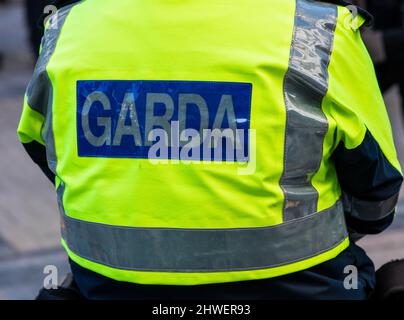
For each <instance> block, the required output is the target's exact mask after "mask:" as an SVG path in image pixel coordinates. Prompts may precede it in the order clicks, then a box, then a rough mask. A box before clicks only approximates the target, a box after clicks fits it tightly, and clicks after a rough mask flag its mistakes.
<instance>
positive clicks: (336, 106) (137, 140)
mask: <svg viewBox="0 0 404 320" xmlns="http://www.w3.org/2000/svg"><path fill="white" fill-rule="evenodd" d="M363 22H364V19H363V18H362V17H361V16H357V17H356V18H354V19H352V18H351V12H350V11H349V10H348V9H347V8H345V7H343V6H337V5H335V4H330V3H321V2H317V1H309V0H296V1H291V0H290V1H285V0H236V1H224V0H220V1H218V0H204V1H198V0H189V1H166V0H155V1H154V0H152V1H134V0H120V1H115V0H103V1H96V0H85V1H79V2H77V3H75V4H72V5H68V6H65V7H63V8H61V9H60V10H59V11H58V12H57V14H56V15H55V16H53V17H52V19H51V20H50V21H49V22H48V24H47V27H46V31H45V36H44V38H43V41H42V49H41V54H40V58H39V60H38V63H37V66H36V68H35V72H34V75H33V78H32V80H31V82H30V84H29V86H28V89H27V92H26V96H25V104H24V109H23V113H22V117H21V122H20V125H19V128H18V135H19V138H20V140H21V142H22V143H23V144H24V145H29V144H32V143H37V144H38V143H39V144H41V145H44V146H45V147H46V156H47V163H48V166H49V169H50V170H51V171H52V172H53V174H54V175H55V186H56V191H57V196H58V201H59V208H60V213H61V222H62V244H63V246H64V248H65V249H66V250H67V252H68V254H69V256H70V258H71V259H72V260H73V261H75V262H76V263H78V264H79V265H81V266H82V267H84V268H87V269H90V270H92V271H94V272H97V273H99V274H102V275H104V276H107V277H110V278H112V279H116V280H120V281H127V282H133V283H142V284H173V285H194V284H205V283H219V282H231V281H242V280H253V279H263V278H269V277H276V276H280V275H284V274H288V273H292V272H296V271H299V270H303V269H307V268H309V267H311V266H314V265H316V264H319V263H321V262H324V261H327V260H329V259H332V258H334V257H336V256H337V255H338V254H339V253H340V252H341V251H343V250H344V249H345V248H346V247H347V246H348V244H349V239H348V232H347V226H346V220H345V217H344V213H345V215H349V217H350V218H353V219H359V220H366V221H368V220H370V221H378V220H380V219H384V218H385V217H387V216H389V215H390V214H392V212H394V207H395V205H396V201H397V194H398V190H399V187H400V184H401V180H402V177H401V169H400V165H399V163H398V161H397V157H396V152H395V148H394V144H393V139H392V134H391V128H390V124H389V121H388V117H387V114H386V110H385V106H384V103H383V99H382V96H381V93H380V91H379V88H378V84H377V81H376V77H375V73H374V69H373V66H372V62H371V60H370V58H369V56H368V53H367V51H366V49H365V47H364V45H363V43H362V40H361V37H360V32H359V30H358V29H359V26H360V25H361V24H362V23H363Z"/></svg>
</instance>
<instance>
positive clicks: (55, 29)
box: [26, 3, 77, 174]
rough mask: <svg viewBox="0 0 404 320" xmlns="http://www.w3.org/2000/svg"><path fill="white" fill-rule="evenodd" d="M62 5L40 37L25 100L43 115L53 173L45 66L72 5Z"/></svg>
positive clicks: (49, 96)
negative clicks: (36, 59)
mask: <svg viewBox="0 0 404 320" xmlns="http://www.w3.org/2000/svg"><path fill="white" fill-rule="evenodd" d="M75 5H77V3H75V4H71V5H69V6H66V7H63V8H62V9H60V10H59V11H58V13H57V15H56V16H55V17H54V18H52V19H51V20H50V21H51V22H50V26H49V27H48V28H47V29H46V31H45V34H44V37H43V38H42V51H41V54H40V56H39V58H38V61H37V64H36V66H35V70H34V74H33V77H32V79H31V81H30V83H29V84H28V88H27V93H26V94H27V102H28V105H29V106H30V107H31V108H32V109H34V110H36V111H37V112H39V113H40V114H42V115H43V116H44V117H45V124H44V128H43V130H42V138H43V139H44V141H45V144H46V158H47V160H48V166H49V168H50V169H51V171H52V172H53V173H55V174H56V162H57V160H56V151H55V137H54V135H53V110H52V99H53V88H52V82H51V80H50V78H49V75H48V73H47V71H46V66H47V65H48V63H49V60H50V58H51V56H52V54H53V52H54V51H55V48H56V43H57V40H58V39H59V35H60V31H61V29H62V26H63V24H64V22H65V20H66V17H67V16H68V14H69V13H70V10H71V8H72V7H73V6H75Z"/></svg>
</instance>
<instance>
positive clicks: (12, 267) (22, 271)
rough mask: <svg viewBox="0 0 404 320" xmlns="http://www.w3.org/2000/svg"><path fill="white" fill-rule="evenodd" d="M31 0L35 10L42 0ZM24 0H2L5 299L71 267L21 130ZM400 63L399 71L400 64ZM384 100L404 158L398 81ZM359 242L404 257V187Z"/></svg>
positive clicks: (1, 265) (0, 277)
mask: <svg viewBox="0 0 404 320" xmlns="http://www.w3.org/2000/svg"><path fill="white" fill-rule="evenodd" d="M384 1H385V0H383V1H380V2H384ZM386 1H387V2H388V0H386ZM27 2H29V3H30V5H31V6H32V5H33V6H34V9H35V6H39V4H40V2H41V1H38V0H36V1H35V0H33V1H29V0H27ZM25 4H26V3H25V2H24V1H22V0H8V1H5V0H0V110H1V112H0V299H33V298H34V297H35V295H36V293H37V292H38V290H39V289H40V287H42V285H43V280H44V277H45V276H46V275H45V274H44V273H43V271H44V267H45V266H47V265H55V266H56V267H57V268H58V271H59V280H60V281H61V280H62V279H63V277H64V276H65V274H66V273H67V272H68V265H67V257H66V255H65V253H64V252H63V251H62V248H61V246H60V243H59V216H58V212H57V206H56V197H55V192H54V191H53V187H52V186H51V184H50V183H49V182H48V180H47V178H46V177H45V176H44V175H43V174H42V172H41V171H40V170H39V168H37V167H36V165H35V164H33V163H32V162H31V160H30V159H29V158H28V156H27V155H26V153H25V152H24V149H23V147H22V146H21V145H20V143H19V142H18V139H17V136H16V129H17V125H18V121H19V117H20V113H21V109H22V102H23V96H24V91H25V88H26V86H27V84H28V81H29V79H30V76H31V74H32V71H33V67H34V63H35V62H34V61H35V54H33V53H32V52H33V49H32V43H31V42H34V43H35V42H36V41H37V40H35V39H34V38H35V37H32V36H30V33H29V28H28V27H27V26H28V23H27V20H28V19H27V12H26V7H25V6H24V5H25ZM36 9H38V7H36ZM30 10H33V9H32V7H31V8H30ZM30 40H32V41H30ZM370 43H371V42H370ZM400 54H401V55H404V51H402V52H401V53H400ZM399 67H400V68H401V69H400V70H402V67H403V65H401V66H399ZM401 74H403V73H401ZM385 100H386V104H387V106H388V112H389V114H390V118H391V121H392V125H393V131H394V137H395V141H396V145H397V149H398V152H399V156H400V160H401V162H402V163H403V164H404V128H403V119H404V116H403V114H402V107H401V97H400V89H399V86H398V85H394V84H392V85H390V86H387V87H386V88H385ZM360 244H361V245H362V246H363V248H365V249H366V251H367V252H368V254H369V256H370V257H371V258H372V259H373V261H374V262H375V265H376V267H379V266H380V265H382V264H383V263H385V262H388V261H390V260H391V259H397V258H404V192H402V194H401V197H400V204H399V207H398V214H397V218H396V220H395V222H394V224H393V225H392V226H391V227H390V228H389V229H388V230H387V231H386V232H384V233H382V234H380V235H377V236H367V237H366V238H364V239H363V240H361V241H360Z"/></svg>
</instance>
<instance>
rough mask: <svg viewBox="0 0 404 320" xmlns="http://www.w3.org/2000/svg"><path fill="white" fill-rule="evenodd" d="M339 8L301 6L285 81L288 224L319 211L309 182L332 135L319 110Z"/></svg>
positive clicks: (312, 4) (285, 212) (303, 0)
mask: <svg viewBox="0 0 404 320" xmlns="http://www.w3.org/2000/svg"><path fill="white" fill-rule="evenodd" d="M337 14H338V12H337V7H336V6H335V5H330V4H323V3H319V2H315V1H306V0H297V1H296V13H295V26H294V31H293V40H292V47H291V53H290V61H289V69H288V71H287V72H286V75H285V79H284V99H285V105H286V130H285V146H284V172H283V175H282V178H281V181H280V186H281V188H282V190H283V193H284V197H285V201H284V209H283V219H284V221H289V220H293V219H296V218H299V217H303V216H306V215H308V214H311V213H314V212H316V211H317V200H318V193H317V191H316V189H315V188H314V187H313V185H312V184H311V178H312V176H313V175H314V173H316V172H317V171H318V169H319V168H320V164H321V160H322V155H323V141H324V137H325V135H326V133H327V130H328V122H327V118H326V116H325V115H324V113H323V112H322V109H321V105H322V100H323V98H324V96H325V95H326V93H327V90H328V64H329V61H330V56H331V51H332V46H333V42H334V31H335V27H336V23H337Z"/></svg>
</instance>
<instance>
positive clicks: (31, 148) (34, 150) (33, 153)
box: [22, 141, 55, 184]
mask: <svg viewBox="0 0 404 320" xmlns="http://www.w3.org/2000/svg"><path fill="white" fill-rule="evenodd" d="M22 145H23V146H24V148H25V150H26V151H27V153H28V155H29V156H30V157H31V159H32V161H34V162H35V163H36V164H37V165H38V166H39V167H40V168H41V170H42V172H43V173H44V174H45V175H46V176H47V177H48V179H49V180H50V181H51V182H52V183H53V184H55V175H54V173H53V172H52V171H51V170H50V169H49V167H48V162H47V160H46V148H45V147H44V146H43V145H42V144H40V143H39V142H36V141H32V142H30V143H23V144H22Z"/></svg>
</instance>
